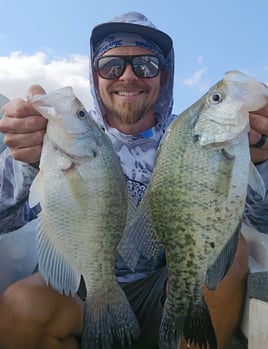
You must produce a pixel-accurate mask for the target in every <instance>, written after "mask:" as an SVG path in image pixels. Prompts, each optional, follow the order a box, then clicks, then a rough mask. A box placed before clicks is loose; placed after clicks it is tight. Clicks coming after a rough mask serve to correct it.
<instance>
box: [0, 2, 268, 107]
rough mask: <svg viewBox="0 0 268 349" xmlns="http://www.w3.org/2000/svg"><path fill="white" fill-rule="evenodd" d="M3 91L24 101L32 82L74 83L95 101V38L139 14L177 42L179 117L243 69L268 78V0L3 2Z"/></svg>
mask: <svg viewBox="0 0 268 349" xmlns="http://www.w3.org/2000/svg"><path fill="white" fill-rule="evenodd" d="M3 3H4V5H2V9H1V19H0V93H3V94H5V95H6V96H8V97H9V98H13V97H24V96H25V95H26V90H27V87H28V86H29V84H30V83H40V84H42V85H43V86H44V87H45V88H46V89H47V90H49V89H50V90H51V89H54V88H58V87H61V85H66V84H71V85H73V87H74V88H77V94H78V96H81V97H82V101H83V102H85V104H86V103H87V100H88V99H89V97H88V93H89V92H88V81H87V76H88V72H87V57H88V39H89V34H90V31H91V29H92V27H93V26H95V25H97V24H99V23H101V22H105V21H107V20H110V19H111V18H113V17H114V16H116V15H118V14H121V13H124V12H128V11H131V10H135V11H140V12H142V13H144V14H145V15H146V16H147V17H148V18H149V19H150V20H151V21H152V22H153V23H154V24H155V25H156V26H157V27H158V28H159V29H161V30H163V31H165V32H167V33H168V34H169V35H170V36H171V37H172V38H173V41H174V48H175V58H176V71H175V91H174V112H176V113H179V112H181V111H182V110H183V109H185V108H186V107H188V106H189V105H190V104H192V103H193V102H195V101H196V100H197V99H198V98H199V97H200V96H201V95H202V94H203V93H205V92H206V90H207V89H208V88H209V87H210V86H211V85H212V84H214V83H215V82H216V81H217V80H219V79H221V78H222V77H223V75H224V73H225V71H227V70H231V69H238V70H242V71H243V72H246V73H248V74H250V75H253V76H255V77H257V78H258V79H260V80H262V81H265V82H267V81H268V30H267V21H268V17H267V14H268V1H267V0H255V1H254V2H253V1H249V0H225V1H212V0H202V1H200V0H184V1H182V0H165V1H158V0H154V1H151V0H146V1H145V0H142V1H141V0H135V1H126V0H102V1H100V0H99V1H98V0H93V1H92V0H45V1H42V2H39V1H32V0H24V1H17V0H8V1H4V0H2V1H1V4H3Z"/></svg>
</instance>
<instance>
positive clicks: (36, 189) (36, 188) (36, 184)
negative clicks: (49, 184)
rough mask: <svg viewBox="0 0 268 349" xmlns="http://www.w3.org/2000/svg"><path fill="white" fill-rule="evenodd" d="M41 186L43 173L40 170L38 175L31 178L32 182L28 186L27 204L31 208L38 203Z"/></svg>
mask: <svg viewBox="0 0 268 349" xmlns="http://www.w3.org/2000/svg"><path fill="white" fill-rule="evenodd" d="M43 188H44V174H43V172H42V171H41V170H40V171H39V173H38V175H37V176H36V177H35V179H34V180H33V183H32V185H31V187H30V194H29V206H30V207H31V208H32V207H34V206H36V205H38V204H39V203H40V201H41V197H42V189H43Z"/></svg>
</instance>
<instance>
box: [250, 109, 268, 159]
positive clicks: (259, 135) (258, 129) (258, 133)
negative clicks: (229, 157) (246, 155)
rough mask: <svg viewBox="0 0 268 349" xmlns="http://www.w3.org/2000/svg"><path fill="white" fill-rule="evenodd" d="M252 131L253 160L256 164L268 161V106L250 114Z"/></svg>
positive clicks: (251, 151)
mask: <svg viewBox="0 0 268 349" xmlns="http://www.w3.org/2000/svg"><path fill="white" fill-rule="evenodd" d="M250 126H251V130H250V132H249V134H248V137H249V144H250V145H251V147H250V153H251V159H252V161H253V162H254V163H259V162H263V161H265V160H266V159H268V138H267V136H268V105H266V106H265V107H264V108H262V109H260V110H259V111H257V112H254V113H250Z"/></svg>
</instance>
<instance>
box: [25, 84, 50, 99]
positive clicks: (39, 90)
mask: <svg viewBox="0 0 268 349" xmlns="http://www.w3.org/2000/svg"><path fill="white" fill-rule="evenodd" d="M45 94H46V91H45V90H44V89H43V87H42V86H40V85H32V86H30V88H29V90H28V92H27V99H30V98H32V97H33V96H35V95H45Z"/></svg>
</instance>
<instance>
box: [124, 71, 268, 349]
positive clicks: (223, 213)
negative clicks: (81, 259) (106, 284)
mask: <svg viewBox="0 0 268 349" xmlns="http://www.w3.org/2000/svg"><path fill="white" fill-rule="evenodd" d="M267 102H268V88H267V86H265V85H264V84H263V83H261V82H259V81H258V80H257V79H255V78H253V77H249V76H248V75H246V74H244V73H242V72H240V71H229V72H227V73H226V74H225V75H224V77H223V78H222V79H221V80H220V81H218V82H217V83H215V84H214V85H213V86H212V87H211V88H210V89H208V91H207V92H206V93H205V94H204V95H203V96H202V97H201V98H200V99H198V100H197V101H196V102H195V103H193V104H192V105H191V106H189V107H188V108H187V109H186V110H185V111H183V112H182V113H181V114H180V115H178V117H176V118H175V119H174V120H173V121H172V123H171V125H170V126H169V127H168V129H167V130H166V133H165V135H164V136H163V139H162V141H161V144H160V146H159V148H158V152H157V154H156V160H155V164H154V168H153V172H152V176H151V180H150V183H149V185H148V187H147V188H146V191H145V194H144V196H143V199H142V201H141V203H140V205H139V206H138V208H137V211H136V213H135V216H134V217H133V218H132V219H131V220H130V222H129V224H128V225H127V226H126V227H125V230H124V232H123V235H122V239H121V241H120V243H119V245H118V248H117V249H118V253H119V255H120V256H121V257H122V258H123V259H124V261H125V262H126V264H127V265H128V267H129V268H130V269H131V270H134V269H135V265H136V263H137V260H138V258H139V257H140V256H141V255H142V256H144V257H146V258H148V259H150V258H152V257H153V258H154V259H155V262H157V255H158V253H159V251H161V249H163V248H164V250H165V254H166V260H167V270H168V283H167V289H166V300H165V303H164V308H163V315H162V319H161V325H160V329H159V337H160V339H159V345H160V348H161V349H175V348H178V345H179V344H180V342H181V338H182V337H184V338H185V340H186V342H187V343H188V346H189V347H190V346H191V345H192V344H195V345H199V347H200V348H207V345H208V344H209V346H210V349H216V348H217V339H216V335H215V330H214V327H213V324H212V320H211V317H210V313H209V309H208V307H207V304H206V302H205V300H204V297H203V293H202V288H203V285H204V282H206V283H207V286H208V288H209V289H211V290H212V289H215V288H216V287H217V285H218V283H219V282H220V281H221V280H222V278H223V277H224V276H225V275H226V273H227V271H228V269H229V268H230V266H231V264H232V262H233V259H234V255H235V252H236V250H237V244H238V236H239V232H240V225H241V219H242V216H243V211H244V207H245V200H246V196H247V188H248V185H249V186H251V188H252V189H253V190H254V191H256V192H257V193H258V194H259V195H260V196H261V197H262V198H264V195H265V186H264V182H263V180H262V178H261V176H260V175H259V173H258V171H257V169H256V168H255V166H254V165H253V163H252V162H251V160H250V152H249V142H248V131H249V128H250V126H249V112H250V111H255V110H257V109H259V108H261V107H263V106H264V105H265V104H266V103H267Z"/></svg>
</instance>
